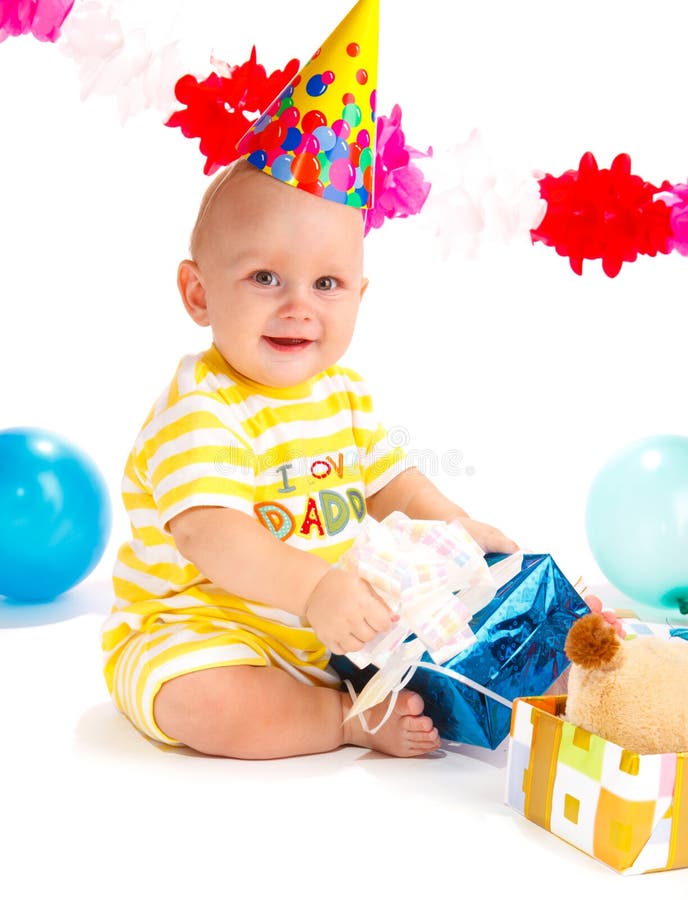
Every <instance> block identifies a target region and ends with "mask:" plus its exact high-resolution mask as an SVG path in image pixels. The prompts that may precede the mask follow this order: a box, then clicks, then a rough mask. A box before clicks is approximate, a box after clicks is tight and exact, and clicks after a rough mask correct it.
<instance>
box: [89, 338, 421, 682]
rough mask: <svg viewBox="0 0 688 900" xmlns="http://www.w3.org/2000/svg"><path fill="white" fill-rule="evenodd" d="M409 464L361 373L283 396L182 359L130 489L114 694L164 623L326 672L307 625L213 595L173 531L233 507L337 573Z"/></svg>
mask: <svg viewBox="0 0 688 900" xmlns="http://www.w3.org/2000/svg"><path fill="white" fill-rule="evenodd" d="M407 459H408V458H407V457H406V456H405V454H404V451H403V450H402V449H401V448H400V447H394V446H392V445H391V443H390V442H389V440H388V437H387V433H386V431H385V428H384V427H383V426H382V424H381V423H380V421H379V420H378V419H377V417H376V415H375V412H374V410H373V404H372V400H371V397H370V394H369V392H368V389H367V388H366V385H365V383H364V381H363V380H362V378H361V377H360V376H359V375H358V374H357V373H356V372H354V371H353V370H351V369H348V368H344V367H342V366H336V365H335V366H331V367H330V368H328V369H326V370H325V371H324V372H321V373H320V374H318V375H315V376H314V377H313V378H311V379H310V380H308V381H307V382H303V383H302V384H299V385H295V386H293V387H288V388H272V387H267V386H265V385H260V384H257V383H256V382H253V381H250V380H249V379H247V378H245V377H244V376H243V375H241V374H240V373H239V372H237V371H236V370H234V369H233V368H231V367H230V366H229V364H228V363H227V362H226V361H225V359H224V358H223V357H222V355H221V354H220V352H219V350H218V349H217V347H216V346H215V345H214V344H213V345H211V347H210V348H209V349H208V350H206V351H204V352H202V353H198V354H195V355H189V356H185V357H183V358H182V360H181V361H180V363H179V365H178V367H177V371H176V374H175V376H174V378H173V379H172V382H171V383H170V385H169V387H168V388H167V389H166V390H165V391H163V393H162V394H161V396H160V397H159V399H158V401H157V402H156V403H155V405H154V406H153V408H152V409H151V411H150V413H149V414H148V417H147V418H146V421H145V422H144V424H143V427H142V429H141V432H140V433H139V435H138V437H137V439H136V441H135V444H134V447H133V449H132V451H131V453H130V455H129V458H128V460H127V464H126V468H125V472H124V478H123V481H122V497H123V500H124V505H125V507H126V509H127V512H128V514H129V517H130V520H131V531H132V537H131V539H130V540H129V541H127V542H126V543H124V544H122V546H121V547H120V550H119V553H118V556H117V561H116V564H115V568H114V572H113V586H114V591H115V595H116V601H115V604H114V606H113V609H112V612H111V614H110V617H109V618H108V619H107V621H106V622H105V625H104V627H103V634H102V643H103V650H104V651H105V656H106V661H105V674H106V679H107V680H108V684H109V686H110V688H111V689H112V677H113V670H114V666H115V664H116V661H117V657H118V656H119V654H120V652H121V651H122V649H123V648H124V646H125V645H126V643H127V641H128V639H129V638H130V637H132V636H134V635H136V634H138V633H141V632H148V631H152V630H154V628H155V626H156V624H157V625H159V624H160V623H164V622H177V621H178V622H183V621H187V622H193V621H198V620H202V621H203V622H204V624H205V625H206V626H210V625H211V624H214V625H216V626H217V627H220V628H222V627H225V628H226V627H230V628H232V627H234V628H236V627H240V628H241V629H243V630H244V631H246V632H252V633H254V634H260V636H261V638H262V639H263V640H264V641H267V643H268V644H269V646H270V647H271V652H274V653H276V654H277V655H278V656H280V657H281V659H282V660H284V661H285V662H286V663H287V666H286V667H287V668H288V669H292V668H294V669H299V668H300V669H302V670H304V669H305V670H306V671H304V672H303V674H305V675H308V671H307V670H308V669H309V668H310V667H313V666H315V667H316V668H317V669H319V670H321V669H322V668H324V667H325V666H326V665H327V659H328V655H327V653H326V651H325V649H324V647H323V645H322V644H321V643H320V641H318V639H317V638H316V637H315V635H314V633H313V631H312V629H310V627H309V626H308V623H307V622H306V620H305V619H303V618H300V617H298V616H295V615H293V614H291V613H288V612H285V611H284V610H282V609H280V608H279V605H276V606H275V607H270V606H265V605H263V604H259V603H255V602H251V601H250V598H241V597H238V596H235V595H233V594H230V593H228V592H226V591H224V590H222V589H221V588H219V587H218V586H217V585H214V584H212V583H211V582H210V581H209V580H208V579H207V578H206V577H205V576H204V575H203V574H202V573H201V572H199V570H198V569H197V568H196V567H195V566H194V565H193V564H192V563H191V562H190V561H189V560H187V559H185V558H184V557H183V556H182V555H181V554H180V553H179V551H178V550H177V547H176V544H175V543H174V540H173V538H172V536H171V534H170V532H169V528H168V525H167V523H168V522H169V521H170V519H172V518H173V517H174V516H176V515H178V514H179V513H181V512H183V511H184V510H186V509H190V508H192V507H195V506H221V507H228V508H231V509H236V510H239V511H241V512H244V513H246V514H247V515H249V516H251V517H255V518H257V519H258V521H259V522H261V523H262V524H263V525H264V526H265V527H266V528H267V529H268V530H269V531H271V532H272V534H274V536H275V538H276V539H279V540H282V541H286V542H288V543H289V544H290V545H291V546H293V547H297V548H299V549H301V550H306V551H308V552H311V553H316V554H318V555H319V556H321V557H322V558H324V559H326V560H328V561H329V562H332V563H334V562H336V561H337V559H338V558H339V557H340V556H341V555H342V553H344V552H345V550H347V549H348V547H350V546H351V544H352V543H353V540H354V538H355V536H356V533H357V532H358V530H359V528H360V522H361V521H362V519H363V518H364V516H365V512H366V503H365V498H366V497H369V496H371V495H372V494H374V493H376V492H377V491H378V490H380V489H381V488H382V487H384V485H385V484H387V483H388V482H389V481H391V480H392V478H394V476H395V475H397V474H399V472H400V471H402V470H403V469H404V468H406V466H407V464H408V462H407ZM276 589H279V586H278V585H276ZM277 599H278V598H276V600H277ZM285 656H286V659H285Z"/></svg>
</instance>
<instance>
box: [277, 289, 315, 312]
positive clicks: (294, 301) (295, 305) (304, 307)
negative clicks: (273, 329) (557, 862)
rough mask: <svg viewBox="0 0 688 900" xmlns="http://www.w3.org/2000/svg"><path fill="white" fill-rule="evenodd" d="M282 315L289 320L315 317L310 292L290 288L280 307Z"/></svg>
mask: <svg viewBox="0 0 688 900" xmlns="http://www.w3.org/2000/svg"><path fill="white" fill-rule="evenodd" d="M279 311H280V315H281V316H283V317H284V318H287V319H310V318H312V316H313V305H312V303H311V299H310V297H309V296H308V290H307V289H306V288H304V287H300V286H295V287H292V288H290V289H289V290H288V291H287V292H286V294H285V296H284V302H283V303H282V304H281V306H280V310H279Z"/></svg>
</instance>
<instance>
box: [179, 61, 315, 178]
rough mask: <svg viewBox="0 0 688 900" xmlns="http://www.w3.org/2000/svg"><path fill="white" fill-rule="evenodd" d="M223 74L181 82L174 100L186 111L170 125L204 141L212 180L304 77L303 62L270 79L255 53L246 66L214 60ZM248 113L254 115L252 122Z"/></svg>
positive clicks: (186, 78)
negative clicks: (292, 84) (274, 103)
mask: <svg viewBox="0 0 688 900" xmlns="http://www.w3.org/2000/svg"><path fill="white" fill-rule="evenodd" d="M214 62H215V64H216V65H217V66H218V68H220V70H221V71H222V72H223V74H221V75H218V74H216V73H215V72H213V73H212V74H211V75H209V76H208V77H207V78H206V79H205V80H204V81H198V80H197V79H196V78H194V76H193V75H184V76H183V77H182V78H180V79H179V81H178V82H177V85H176V88H175V94H176V97H177V99H178V100H179V102H180V103H183V104H185V106H186V109H183V110H180V111H178V112H175V113H174V114H173V115H172V116H170V118H169V120H168V121H167V122H166V123H165V124H166V125H169V126H170V127H172V128H174V127H179V128H181V131H182V134H183V135H184V136H185V137H188V138H200V139H201V141H200V150H201V153H202V154H203V155H204V156H205V157H206V163H205V166H204V167H203V171H204V172H205V174H206V175H212V174H213V172H216V171H217V170H218V169H219V168H221V167H222V166H226V165H228V164H229V163H230V162H232V161H233V160H235V159H237V158H238V157H239V156H240V153H239V151H238V150H237V149H236V145H237V143H238V142H239V141H240V140H241V138H242V137H243V136H244V134H245V133H246V131H247V130H248V128H249V127H250V125H251V122H253V121H254V120H255V119H257V118H258V115H259V114H260V113H262V112H264V111H265V110H266V109H267V107H268V106H269V104H270V103H272V101H273V100H274V99H275V97H277V96H278V94H279V93H280V92H281V91H282V90H283V89H284V88H285V87H286V86H287V85H288V84H289V82H290V81H291V80H292V79H293V78H294V76H295V75H296V73H297V72H298V71H299V61H298V59H292V60H290V61H289V62H288V63H287V65H286V66H285V67H284V69H277V70H276V71H274V72H273V73H272V74H271V75H267V74H266V71H265V69H264V67H263V66H261V65H259V64H258V63H257V62H256V48H255V47H254V48H253V50H252V51H251V58H250V59H249V60H248V61H247V62H245V63H243V65H241V66H229V65H227V63H222V62H219V63H218V61H217V60H214ZM247 113H254V115H253V116H251V117H249V116H247V115H246V114H247Z"/></svg>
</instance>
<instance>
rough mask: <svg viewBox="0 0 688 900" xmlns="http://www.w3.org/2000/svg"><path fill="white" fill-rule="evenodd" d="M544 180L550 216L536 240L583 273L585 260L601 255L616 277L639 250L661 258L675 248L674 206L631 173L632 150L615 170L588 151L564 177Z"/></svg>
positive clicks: (615, 164)
mask: <svg viewBox="0 0 688 900" xmlns="http://www.w3.org/2000/svg"><path fill="white" fill-rule="evenodd" d="M539 183H540V194H541V195H542V198H543V199H544V200H546V201H547V214H546V215H545V218H544V219H543V220H542V223H541V224H540V225H539V227H538V228H535V229H533V230H532V231H531V237H532V239H533V242H535V241H542V242H543V243H544V244H547V246H549V247H554V248H555V250H556V251H557V253H558V254H559V255H560V256H568V257H569V260H570V262H571V268H572V269H573V271H574V272H575V273H576V274H577V275H582V274H583V260H584V259H601V260H602V268H603V270H604V272H605V274H607V275H608V276H609V277H610V278H614V277H615V276H616V275H618V274H619V272H620V270H621V266H622V265H623V264H624V263H625V262H633V261H634V260H635V259H636V258H637V256H638V254H639V253H643V254H647V255H648V256H655V255H656V254H657V253H669V251H670V250H671V244H670V240H671V227H670V221H669V219H670V210H669V208H668V206H667V205H666V203H664V202H663V201H661V200H654V199H653V195H654V194H655V193H657V191H658V190H659V188H657V187H655V186H654V185H652V184H650V183H649V182H647V181H643V180H642V178H640V177H639V176H638V175H631V159H630V157H629V156H628V155H627V154H626V153H621V154H620V155H619V156H617V157H616V159H615V160H614V161H613V163H612V165H611V168H610V169H598V167H597V162H596V161H595V157H594V156H593V155H592V153H586V154H585V155H584V156H583V157H582V159H581V161H580V164H579V166H578V169H577V170H569V171H568V172H564V174H563V175H560V176H559V177H558V178H556V177H554V176H553V175H545V176H544V177H543V178H541V179H540V181H539ZM668 186H669V184H668V182H664V183H663V185H662V187H663V188H664V187H668Z"/></svg>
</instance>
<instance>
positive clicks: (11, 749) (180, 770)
mask: <svg viewBox="0 0 688 900" xmlns="http://www.w3.org/2000/svg"><path fill="white" fill-rule="evenodd" d="M109 591H110V587H109V584H108V583H107V582H105V581H102V580H88V581H86V582H85V583H84V584H82V585H81V586H79V587H78V588H76V589H75V590H73V591H71V592H70V593H69V594H67V595H65V596H64V597H63V598H62V599H60V600H59V601H58V602H56V603H52V604H46V605H43V606H31V607H28V606H11V605H10V604H9V603H7V602H2V601H0V709H1V710H2V724H3V726H4V727H3V736H2V743H0V778H1V781H0V897H3V898H6V900H23V898H32V900H33V898H38V897H48V896H53V895H54V894H58V893H59V895H60V896H68V897H70V898H98V900H100V898H110V897H113V898H114V897H126V898H127V900H137V898H139V897H147V896H153V895H155V896H156V897H157V896H160V897H166V898H177V897H194V898H210V897H239V896H240V897H249V896H250V897H256V898H264V897H265V898H267V897H272V896H276V897H287V898H291V897H311V896H312V897H316V898H326V897H333V898H340V897H341V898H345V897H346V898H349V897H353V896H356V897H364V898H367V897H387V896H390V897H393V898H407V897H408V898H421V897H436V898H440V897H447V898H457V897H463V896H466V895H467V893H468V892H470V893H471V894H472V895H473V896H488V897H500V898H506V897H509V896H513V897H522V896H523V897H525V896H527V895H528V896H529V895H532V894H535V893H537V894H540V895H542V896H549V897H552V898H569V897H570V898H574V897H575V898H580V897H583V896H597V895H602V896H604V897H605V900H612V898H632V897H640V896H641V895H642V896H645V895H646V894H647V892H648V891H654V892H657V893H658V895H659V896H661V897H662V900H673V898H679V897H681V898H685V897H686V891H687V890H688V870H683V871H677V872H668V873H661V874H653V875H645V876H635V877H631V878H624V877H623V876H621V875H618V874H616V873H614V872H612V871H611V870H608V869H606V868H605V867H604V866H602V865H601V864H600V863H598V862H596V861H595V860H592V859H589V858H588V857H586V856H585V855H584V854H583V853H581V852H580V851H578V850H575V849H574V848H572V847H570V846H568V845H567V844H565V843H564V842H562V841H560V840H559V839H558V838H556V837H554V836H552V835H550V834H548V833H546V832H545V831H543V830H542V829H540V828H538V827H537V826H535V825H533V824H531V823H530V822H528V821H526V820H525V819H523V818H522V817H520V816H519V815H518V814H517V813H515V812H514V811H513V810H511V809H509V808H508V807H506V806H505V805H504V803H503V800H502V796H503V791H504V781H505V763H506V749H505V746H504V745H503V746H502V747H501V748H499V749H498V750H496V751H494V752H489V751H476V750H475V749H472V748H470V747H447V748H445V749H444V750H443V751H442V752H441V753H440V754H438V755H437V756H436V757H434V758H423V759H414V760H398V759H391V758H388V757H384V756H382V755H379V754H376V753H369V752H366V751H365V750H359V749H356V748H344V749H342V750H339V751H337V752H335V753H331V754H324V755H320V756H312V757H301V758H298V759H286V760H276V761H268V762H244V761H237V760H224V759H212V758H204V757H202V756H200V755H198V754H195V753H193V752H190V751H179V750H170V749H169V748H161V747H160V746H159V745H155V744H153V743H151V742H148V741H147V740H145V739H144V738H143V737H141V736H140V735H139V734H138V733H137V732H136V731H134V729H133V728H132V727H131V726H130V725H129V723H128V722H127V721H126V720H125V719H124V718H123V717H121V716H120V715H119V714H118V713H117V712H116V711H115V709H114V707H113V706H112V705H111V703H110V700H109V697H108V695H107V692H106V690H105V685H104V682H103V680H102V676H101V673H100V651H99V646H98V632H99V626H100V622H101V620H102V618H103V614H104V613H105V612H106V610H107V607H108V605H109ZM239 891H240V892H241V893H238V892H239Z"/></svg>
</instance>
